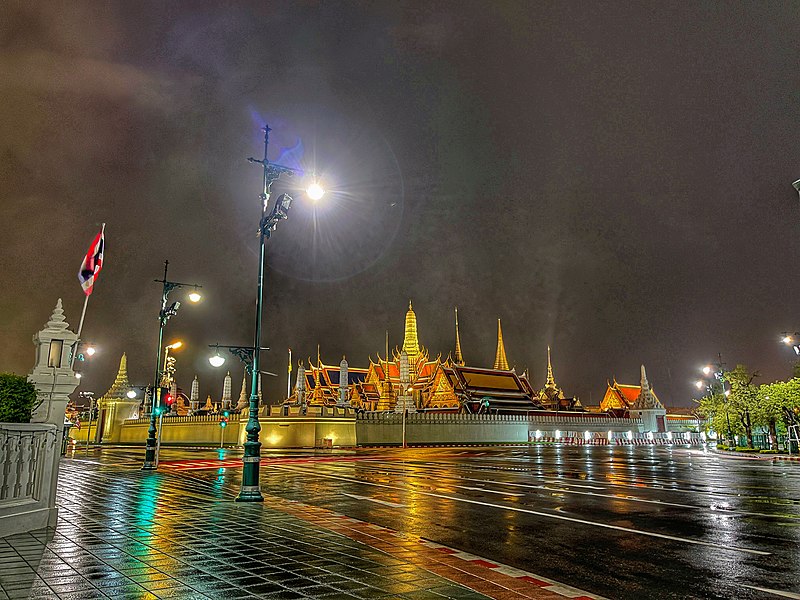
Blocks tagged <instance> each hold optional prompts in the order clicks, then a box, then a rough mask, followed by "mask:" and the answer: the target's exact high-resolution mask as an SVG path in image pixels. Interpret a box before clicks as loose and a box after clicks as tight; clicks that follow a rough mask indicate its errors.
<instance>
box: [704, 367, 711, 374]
mask: <svg viewBox="0 0 800 600" xmlns="http://www.w3.org/2000/svg"><path fill="white" fill-rule="evenodd" d="M703 374H704V375H710V374H711V367H710V366H708V365H706V366H705V367H703Z"/></svg>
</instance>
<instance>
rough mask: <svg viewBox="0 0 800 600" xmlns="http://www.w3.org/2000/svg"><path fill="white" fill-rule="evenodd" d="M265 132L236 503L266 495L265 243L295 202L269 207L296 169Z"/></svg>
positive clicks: (287, 199) (284, 199)
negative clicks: (277, 160)
mask: <svg viewBox="0 0 800 600" xmlns="http://www.w3.org/2000/svg"><path fill="white" fill-rule="evenodd" d="M263 131H264V158H263V159H260V160H259V159H257V158H253V157H250V158H248V159H247V160H248V161H250V162H251V163H257V164H260V165H261V167H262V169H263V174H262V189H261V194H260V195H259V199H260V200H261V219H260V221H259V224H258V245H259V250H258V286H257V290H256V319H255V321H256V322H255V333H254V335H253V346H252V367H251V373H252V377H251V385H250V410H249V411H248V418H247V426H246V427H245V431H246V432H247V441H246V442H245V443H244V456H243V457H242V462H243V463H244V464H243V469H242V486H241V488H240V490H239V495H238V496H237V497H236V501H237V502H263V501H264V497H263V496H262V495H261V486H260V485H259V474H260V462H261V442H260V441H259V439H258V437H259V436H258V434H259V432H260V431H261V425H260V424H259V422H258V373H259V366H260V363H261V360H260V358H261V357H260V354H261V324H262V320H261V312H262V306H263V301H264V246H265V242H266V240H267V239H269V238H270V237H271V235H272V232H273V231H275V228H276V227H277V226H278V223H279V222H280V221H282V220H283V219H288V218H289V208H290V206H291V204H292V197H291V196H289V194H285V193H284V194H281V195H280V196H278V197H277V198H276V199H275V203H274V204H273V206H272V210H269V211H268V210H267V209H268V207H269V200H270V193H271V188H272V184H273V183H275V182H276V181H277V180H278V179H279V178H280V176H281V175H284V174H285V175H292V174H293V173H294V169H291V168H289V167H284V166H283V165H278V164H274V163H271V162H269V158H268V156H267V151H268V150H269V132H270V131H271V129H270V127H269V125H265V126H264V128H263ZM307 193H308V195H309V196H310V197H311V198H312V199H314V200H318V199H319V198H321V197H322V195H323V193H324V192H323V190H322V187H320V185H319V184H318V183H316V182H315V183H313V184H312V185H311V186H310V187H309V188H308V192H307Z"/></svg>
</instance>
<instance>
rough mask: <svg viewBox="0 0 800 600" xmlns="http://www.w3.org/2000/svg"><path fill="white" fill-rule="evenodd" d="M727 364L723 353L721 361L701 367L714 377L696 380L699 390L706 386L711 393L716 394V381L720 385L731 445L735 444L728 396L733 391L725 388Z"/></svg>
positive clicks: (704, 372)
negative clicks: (724, 361) (706, 379)
mask: <svg viewBox="0 0 800 600" xmlns="http://www.w3.org/2000/svg"><path fill="white" fill-rule="evenodd" d="M724 366H725V364H724V363H723V362H722V355H719V361H718V362H717V364H716V366H712V365H706V366H705V367H703V368H702V369H701V371H702V372H703V375H706V376H709V375H713V379H712V380H711V381H708V382H706V381H705V380H698V381H696V382H695V384H694V385H695V387H697V389H698V390H702V389H703V387H705V388H706V391H707V392H708V393H709V394H710V395H712V396H713V395H714V394H715V393H716V392H715V389H714V388H715V382H716V383H718V384H719V386H720V392H721V393H722V399H723V402H724V403H725V422H726V424H727V427H728V444H729V445H730V446H733V445H734V442H733V432H732V430H731V417H730V413H729V412H728V396H730V393H731V391H730V390H726V389H725V371H724V369H723V367H724Z"/></svg>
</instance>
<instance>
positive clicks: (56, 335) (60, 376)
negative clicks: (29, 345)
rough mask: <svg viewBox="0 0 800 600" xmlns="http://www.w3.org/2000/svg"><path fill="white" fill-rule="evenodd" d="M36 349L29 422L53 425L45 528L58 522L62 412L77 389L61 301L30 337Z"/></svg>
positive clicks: (73, 343) (74, 342) (71, 338)
mask: <svg viewBox="0 0 800 600" xmlns="http://www.w3.org/2000/svg"><path fill="white" fill-rule="evenodd" d="M33 344H34V346H36V364H35V365H34V367H33V370H32V371H31V372H30V374H29V375H28V381H30V382H31V383H32V384H33V385H34V387H35V388H36V395H37V398H38V402H39V404H38V405H37V406H36V407H35V408H34V410H33V414H32V416H31V423H50V424H53V425H55V426H56V444H55V448H54V452H53V455H52V460H53V464H52V468H51V470H50V473H51V477H50V481H48V482H42V483H43V490H42V491H43V493H47V494H48V498H49V501H48V508H49V511H50V515H49V517H48V526H50V527H55V526H56V523H57V522H58V508H56V485H57V484H58V464H59V460H60V458H61V452H60V448H61V442H62V440H63V437H64V411H65V409H66V407H67V402H69V395H70V394H71V393H72V392H74V391H75V388H76V387H78V378H77V377H75V371H73V370H72V365H71V363H72V355H73V353H74V352H75V351H76V350H77V346H78V336H77V335H76V334H75V333H73V332H72V331H70V330H69V323H67V320H66V319H65V318H64V310H63V309H62V308H61V298H59V299H58V302H57V303H56V307H55V309H54V310H53V314H52V315H50V320H49V321H48V322H47V324H46V325H45V327H44V329H42V330H41V331H40V332H39V333H37V334H36V335H34V336H33Z"/></svg>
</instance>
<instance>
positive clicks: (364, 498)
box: [341, 492, 406, 508]
mask: <svg viewBox="0 0 800 600" xmlns="http://www.w3.org/2000/svg"><path fill="white" fill-rule="evenodd" d="M341 494H342V496H347V497H349V498H355V499H356V500H369V501H370V502H377V503H378V504H385V505H386V506H391V507H392V508H405V507H406V505H405V504H397V503H396V502H389V501H387V500H378V499H377V498H371V497H369V496H359V495H358V494H348V493H346V492H342V493H341Z"/></svg>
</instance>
